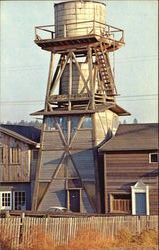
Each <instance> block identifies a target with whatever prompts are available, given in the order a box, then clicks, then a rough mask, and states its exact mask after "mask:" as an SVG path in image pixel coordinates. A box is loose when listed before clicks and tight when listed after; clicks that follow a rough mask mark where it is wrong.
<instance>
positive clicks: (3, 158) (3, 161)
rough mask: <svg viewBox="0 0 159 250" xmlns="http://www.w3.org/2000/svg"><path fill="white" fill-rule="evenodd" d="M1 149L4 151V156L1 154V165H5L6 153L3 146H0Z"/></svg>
mask: <svg viewBox="0 0 159 250" xmlns="http://www.w3.org/2000/svg"><path fill="white" fill-rule="evenodd" d="M1 149H2V154H1V156H2V158H1V157H0V164H4V163H5V153H4V151H5V148H4V147H3V146H0V150H1Z"/></svg>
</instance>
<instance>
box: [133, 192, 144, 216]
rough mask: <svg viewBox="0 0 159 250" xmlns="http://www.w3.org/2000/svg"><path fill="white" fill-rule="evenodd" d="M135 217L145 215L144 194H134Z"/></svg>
mask: <svg viewBox="0 0 159 250" xmlns="http://www.w3.org/2000/svg"><path fill="white" fill-rule="evenodd" d="M135 201H136V215H146V193H135Z"/></svg>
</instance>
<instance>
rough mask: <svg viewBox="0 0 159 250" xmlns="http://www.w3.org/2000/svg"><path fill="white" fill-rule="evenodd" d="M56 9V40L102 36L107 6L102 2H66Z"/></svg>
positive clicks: (85, 0)
mask: <svg viewBox="0 0 159 250" xmlns="http://www.w3.org/2000/svg"><path fill="white" fill-rule="evenodd" d="M54 9H55V15H54V16H55V37H56V38H61V37H75V36H82V35H88V34H97V35H100V34H101V31H103V29H104V27H105V19H106V5H105V4H104V3H102V2H101V1H98V0H97V1H93V0H92V1H89V0H82V1H79V0H74V1H66V2H61V3H57V4H55V8H54Z"/></svg>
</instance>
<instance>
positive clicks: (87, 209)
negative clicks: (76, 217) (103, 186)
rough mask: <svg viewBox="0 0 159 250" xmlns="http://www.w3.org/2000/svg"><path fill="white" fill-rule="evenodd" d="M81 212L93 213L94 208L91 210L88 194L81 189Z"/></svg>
mask: <svg viewBox="0 0 159 250" xmlns="http://www.w3.org/2000/svg"><path fill="white" fill-rule="evenodd" d="M81 203H82V204H81V210H82V211H81V212H82V213H94V212H95V210H93V208H92V206H91V204H90V201H89V199H88V195H87V194H86V192H85V191H84V190H83V191H82V202H81Z"/></svg>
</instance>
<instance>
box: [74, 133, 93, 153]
mask: <svg viewBox="0 0 159 250" xmlns="http://www.w3.org/2000/svg"><path fill="white" fill-rule="evenodd" d="M92 147H93V139H92V129H79V130H78V131H77V132H76V135H75V137H74V139H73V141H72V144H71V148H73V149H88V148H92Z"/></svg>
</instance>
